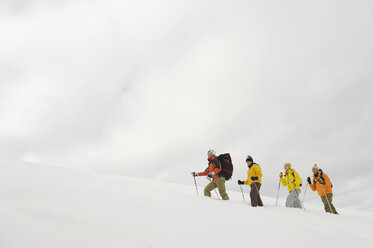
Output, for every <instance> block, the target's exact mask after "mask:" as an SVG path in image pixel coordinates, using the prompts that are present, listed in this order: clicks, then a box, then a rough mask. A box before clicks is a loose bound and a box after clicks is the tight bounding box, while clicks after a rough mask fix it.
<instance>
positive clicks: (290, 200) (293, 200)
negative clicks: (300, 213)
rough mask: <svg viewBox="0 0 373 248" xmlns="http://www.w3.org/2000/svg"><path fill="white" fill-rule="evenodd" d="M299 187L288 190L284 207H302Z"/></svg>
mask: <svg viewBox="0 0 373 248" xmlns="http://www.w3.org/2000/svg"><path fill="white" fill-rule="evenodd" d="M299 194H300V190H299V189H293V190H292V191H290V192H289V195H288V197H287V198H286V207H287V208H302V204H301V202H300V200H299Z"/></svg>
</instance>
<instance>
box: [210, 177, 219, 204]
mask: <svg viewBox="0 0 373 248" xmlns="http://www.w3.org/2000/svg"><path fill="white" fill-rule="evenodd" d="M209 180H210V182H211V181H212V180H211V178H209ZM214 191H215V194H216V196H217V197H218V199H219V200H220V197H219V195H218V192H217V191H216V188H215V189H214Z"/></svg>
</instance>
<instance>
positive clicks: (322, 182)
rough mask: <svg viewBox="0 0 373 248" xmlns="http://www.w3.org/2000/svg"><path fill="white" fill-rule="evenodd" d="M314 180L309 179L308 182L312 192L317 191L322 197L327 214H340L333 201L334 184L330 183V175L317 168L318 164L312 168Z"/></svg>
mask: <svg viewBox="0 0 373 248" xmlns="http://www.w3.org/2000/svg"><path fill="white" fill-rule="evenodd" d="M312 172H313V180H312V181H311V178H310V177H308V178H307V182H308V184H309V185H310V188H311V189H312V191H316V190H317V193H318V194H319V196H320V197H321V200H322V202H323V203H324V208H325V211H326V212H327V213H332V214H338V213H337V210H336V209H335V207H334V205H333V203H332V200H333V191H332V188H333V184H332V182H331V181H330V179H329V177H328V175H326V174H325V173H324V172H323V171H322V170H321V169H319V168H318V167H317V164H315V166H313V167H312Z"/></svg>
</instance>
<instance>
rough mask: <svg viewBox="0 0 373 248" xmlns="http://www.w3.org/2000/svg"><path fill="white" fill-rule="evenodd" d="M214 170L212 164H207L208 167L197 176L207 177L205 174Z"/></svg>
mask: <svg viewBox="0 0 373 248" xmlns="http://www.w3.org/2000/svg"><path fill="white" fill-rule="evenodd" d="M214 169H215V165H214V164H213V163H210V164H209V167H207V169H206V170H205V171H204V172H199V173H198V176H207V174H209V173H211V172H213V171H214Z"/></svg>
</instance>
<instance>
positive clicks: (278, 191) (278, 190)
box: [276, 178, 281, 206]
mask: <svg viewBox="0 0 373 248" xmlns="http://www.w3.org/2000/svg"><path fill="white" fill-rule="evenodd" d="M280 183H281V178H280V180H279V181H278V189H277V200H276V206H277V203H278V194H279V193H280Z"/></svg>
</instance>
